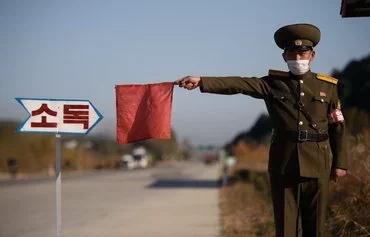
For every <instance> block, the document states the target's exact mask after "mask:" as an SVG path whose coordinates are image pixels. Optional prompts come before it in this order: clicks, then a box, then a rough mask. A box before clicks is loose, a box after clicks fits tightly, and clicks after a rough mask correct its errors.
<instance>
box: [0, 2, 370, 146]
mask: <svg viewBox="0 0 370 237" xmlns="http://www.w3.org/2000/svg"><path fill="white" fill-rule="evenodd" d="M340 2H341V1H339V0H338V1H333V0H330V1H322V0H311V1H306V0H305V1H301V0H294V1H292V0H284V1H276V0H265V1H245V0H239V1H224V0H223V1H216V0H209V1H201V0H198V1H195V0H192V1H190V0H189V1H174V0H172V1H171V0H168V1H163V0H156V1H149V0H147V1H123V0H122V1H109V0H108V1H103V0H101V1H87V0H86V1H82V0H79V1H66V0H64V1H53V0H45V1H41V0H33V1H20V0H19V1H11V0H8V1H4V0H2V1H0V80H1V84H0V88H1V91H0V111H1V112H0V119H17V120H23V119H25V118H26V115H27V114H26V112H25V110H24V109H23V108H22V107H21V106H20V105H19V104H18V103H17V102H16V100H15V99H14V98H15V97H31V98H32V97H35V98H61V99H89V100H91V102H92V103H93V104H94V105H95V106H96V107H97V108H98V110H99V111H100V112H101V113H102V114H103V115H104V119H103V120H102V122H101V123H100V124H99V125H98V126H96V127H95V129H94V131H93V132H95V133H97V132H99V133H100V132H105V133H110V134H111V135H112V136H114V137H115V121H116V112H115V90H114V87H115V85H118V84H131V83H132V84H134V83H135V84H137V83H142V84H145V83H156V82H167V81H175V80H177V79H179V78H181V77H183V76H186V75H207V76H211V75H214V76H226V75H240V76H264V75H266V74H267V72H268V70H269V69H278V70H287V67H286V65H285V63H284V61H283V60H282V58H281V50H280V49H279V48H278V47H277V46H276V45H275V43H274V40H273V34H274V32H275V31H276V30H277V29H278V28H279V27H281V26H283V25H286V24H291V23H300V22H307V23H312V24H315V25H316V26H318V27H319V28H320V29H321V34H322V39H321V42H320V43H319V45H318V46H317V47H316V51H317V55H316V59H315V61H314V63H313V65H312V70H313V71H315V72H320V73H326V74H330V73H331V71H332V69H333V68H338V69H343V67H344V66H345V65H346V64H347V63H348V62H349V61H350V60H352V59H361V58H362V57H364V56H366V55H368V54H369V53H370V17H363V18H341V16H340V13H339V12H340ZM283 3H284V4H283ZM264 112H266V109H265V106H264V103H263V101H261V100H256V99H253V98H250V97H247V96H243V95H233V96H222V95H211V94H201V93H200V92H199V90H194V91H187V90H183V89H180V88H178V87H176V88H175V90H174V101H173V107H172V126H173V128H174V129H175V131H176V132H177V134H178V136H179V137H180V139H183V138H185V137H187V138H189V139H190V140H191V141H192V143H193V144H216V145H217V144H224V143H226V142H227V141H229V140H230V139H232V138H233V137H234V136H235V135H236V134H237V133H238V132H240V131H241V130H246V129H248V128H249V127H250V126H251V125H252V124H253V123H254V121H255V119H256V118H257V117H258V116H259V115H260V114H261V113H264Z"/></svg>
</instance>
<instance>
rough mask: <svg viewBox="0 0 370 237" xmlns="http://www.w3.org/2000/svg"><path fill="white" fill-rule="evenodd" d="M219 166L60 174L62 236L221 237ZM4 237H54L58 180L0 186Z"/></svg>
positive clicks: (0, 226)
mask: <svg viewBox="0 0 370 237" xmlns="http://www.w3.org/2000/svg"><path fill="white" fill-rule="evenodd" d="M217 174H218V167H217V166H204V165H203V164H201V163H194V162H193V163H171V164H168V165H164V166H161V167H157V168H152V169H148V170H140V171H130V172H127V171H126V172H123V171H118V172H102V173H98V174H89V175H78V176H70V177H68V178H67V177H64V176H62V177H63V178H62V200H63V201H62V210H63V223H62V236H63V237H85V236H86V237H87V236H88V237H118V236H119V237H144V236H145V237H157V236H158V237H167V236H168V237H218V236H220V234H219V213H218V189H217V183H216V179H217ZM0 210H1V211H0V237H51V236H56V211H55V182H54V181H52V180H37V181H31V182H30V181H29V182H19V183H18V182H11V183H7V182H2V183H0Z"/></svg>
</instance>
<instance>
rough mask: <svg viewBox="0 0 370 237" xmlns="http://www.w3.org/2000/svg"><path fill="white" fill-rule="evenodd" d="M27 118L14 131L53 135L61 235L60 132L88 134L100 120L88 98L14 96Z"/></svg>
mask: <svg viewBox="0 0 370 237" xmlns="http://www.w3.org/2000/svg"><path fill="white" fill-rule="evenodd" d="M16 100H17V101H18V102H19V103H20V104H21V105H22V106H23V107H24V108H25V109H26V110H27V112H28V113H29V117H28V118H27V119H26V120H25V121H24V122H23V123H22V124H21V125H20V126H19V127H18V128H17V132H24V133H25V132H29V133H54V134H55V184H56V192H55V196H56V197H55V199H56V224H57V225H56V228H57V230H56V236H57V237H62V170H61V150H62V148H61V147H62V144H61V143H62V141H61V134H63V133H64V134H68V133H69V134H71V133H72V134H88V133H89V132H90V131H91V129H92V128H93V127H94V126H95V125H96V124H97V123H98V122H100V120H102V119H103V116H102V114H100V113H99V111H98V110H97V109H96V108H95V107H94V105H92V103H91V102H90V101H89V100H69V99H67V100H66V99H36V98H16Z"/></svg>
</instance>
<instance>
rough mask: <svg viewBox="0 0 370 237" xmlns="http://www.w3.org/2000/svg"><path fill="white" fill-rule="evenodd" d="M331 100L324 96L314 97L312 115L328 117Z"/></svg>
mask: <svg viewBox="0 0 370 237" xmlns="http://www.w3.org/2000/svg"><path fill="white" fill-rule="evenodd" d="M329 102H330V101H329V99H328V98H326V97H323V96H314V97H312V101H311V103H310V104H311V106H310V107H311V108H312V113H313V114H314V115H316V116H319V117H326V116H327V114H328V107H329Z"/></svg>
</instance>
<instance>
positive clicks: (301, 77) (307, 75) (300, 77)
mask: <svg viewBox="0 0 370 237" xmlns="http://www.w3.org/2000/svg"><path fill="white" fill-rule="evenodd" d="M289 74H290V77H291V78H293V79H295V80H305V79H310V78H312V75H313V73H312V72H311V70H309V71H308V72H306V73H304V74H302V75H294V74H293V73H291V72H289Z"/></svg>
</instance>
